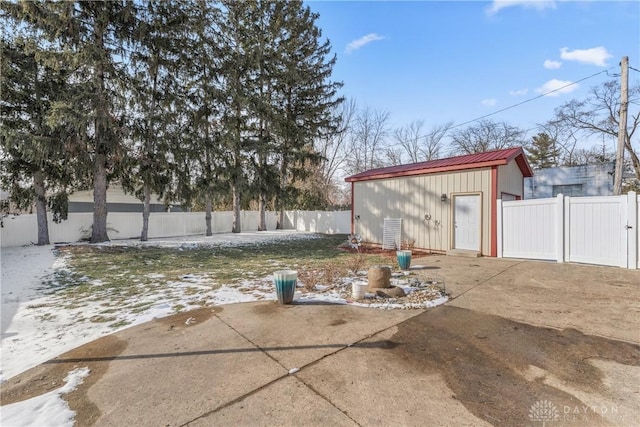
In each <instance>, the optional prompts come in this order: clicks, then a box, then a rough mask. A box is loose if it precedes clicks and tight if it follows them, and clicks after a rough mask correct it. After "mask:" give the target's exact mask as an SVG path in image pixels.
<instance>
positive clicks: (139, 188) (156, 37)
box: [125, 0, 190, 241]
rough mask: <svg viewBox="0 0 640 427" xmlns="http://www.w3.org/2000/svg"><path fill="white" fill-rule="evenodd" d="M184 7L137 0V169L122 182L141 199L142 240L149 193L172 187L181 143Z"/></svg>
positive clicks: (134, 89)
mask: <svg viewBox="0 0 640 427" xmlns="http://www.w3.org/2000/svg"><path fill="white" fill-rule="evenodd" d="M185 6H186V4H185V2H182V1H176V0H172V1H169V0H166V1H165V0H162V1H161V0H147V1H146V2H144V3H141V4H140V10H139V13H138V24H137V29H136V33H135V41H134V43H133V45H132V47H133V48H134V51H133V53H132V55H131V59H132V71H133V73H132V74H133V78H132V79H131V84H130V85H129V88H130V89H129V91H130V92H131V98H130V100H131V103H130V105H129V116H131V122H132V126H131V129H132V135H131V136H132V140H133V143H134V146H133V147H132V152H133V153H134V156H135V161H136V165H135V171H136V173H135V174H132V175H131V177H132V178H134V177H135V179H131V180H127V181H125V183H126V184H128V185H127V186H128V187H129V188H132V189H133V190H134V191H135V193H136V194H137V195H138V196H139V197H140V199H141V200H142V201H143V213H142V220H143V221H142V224H143V225H142V232H141V237H140V240H142V241H146V240H147V239H148V233H149V215H150V204H151V193H152V192H154V193H156V194H158V195H160V196H163V195H165V194H167V193H169V192H170V190H171V189H170V186H171V183H172V179H171V178H172V170H173V169H174V167H175V165H174V163H173V156H172V148H176V147H179V144H175V140H176V139H178V138H179V136H178V133H179V132H180V127H179V126H176V123H179V121H180V119H179V116H180V113H181V111H183V108H184V104H183V102H182V101H183V100H182V98H181V96H180V95H181V92H182V87H181V81H180V79H179V77H180V71H181V70H180V67H181V64H182V62H183V60H184V59H185V58H184V53H185V52H186V47H187V46H188V45H189V44H188V37H187V36H188V34H189V30H190V28H189V26H190V20H189V17H188V16H187V15H186V14H185V12H186V11H187V9H186V7H185Z"/></svg>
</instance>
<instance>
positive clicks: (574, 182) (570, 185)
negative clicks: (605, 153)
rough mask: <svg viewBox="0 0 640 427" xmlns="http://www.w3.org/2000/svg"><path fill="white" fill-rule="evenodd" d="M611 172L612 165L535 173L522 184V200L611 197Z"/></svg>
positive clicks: (545, 170)
mask: <svg viewBox="0 0 640 427" xmlns="http://www.w3.org/2000/svg"><path fill="white" fill-rule="evenodd" d="M613 172H614V162H606V163H600V164H592V165H581V166H560V167H555V168H545V169H540V170H536V171H535V175H534V176H532V177H527V178H525V180H524V198H525V199H543V198H548V197H556V196H557V195H558V194H561V193H562V194H563V195H565V196H570V197H580V196H612V195H613Z"/></svg>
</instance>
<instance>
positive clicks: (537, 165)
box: [525, 132, 560, 169]
mask: <svg viewBox="0 0 640 427" xmlns="http://www.w3.org/2000/svg"><path fill="white" fill-rule="evenodd" d="M525 150H526V151H527V158H528V160H529V163H531V166H532V167H533V168H534V169H544V168H551V167H554V166H558V157H559V156H560V150H559V149H558V148H557V147H556V142H555V141H554V140H553V139H552V138H551V137H550V136H549V135H548V134H547V133H544V132H541V133H539V134H537V135H536V136H534V137H533V140H532V142H531V145H530V146H528V147H526V148H525Z"/></svg>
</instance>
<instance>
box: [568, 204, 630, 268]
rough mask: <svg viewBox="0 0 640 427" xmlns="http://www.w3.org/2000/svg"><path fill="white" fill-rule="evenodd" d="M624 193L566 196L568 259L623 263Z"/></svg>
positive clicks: (624, 259)
mask: <svg viewBox="0 0 640 427" xmlns="http://www.w3.org/2000/svg"><path fill="white" fill-rule="evenodd" d="M626 199H627V197H626V196H609V197H570V198H569V197H568V198H567V199H566V200H567V201H568V203H567V205H568V207H566V208H565V209H568V211H569V212H568V220H569V224H568V227H567V228H568V232H569V242H568V243H569V261H574V262H583V263H588V264H599V265H612V266H620V267H626V266H627V260H626V258H627V237H626V234H627V233H626V230H625V228H624V225H625V224H626V215H625V213H626V210H625V209H624V208H625V206H624V203H623V201H624V202H626Z"/></svg>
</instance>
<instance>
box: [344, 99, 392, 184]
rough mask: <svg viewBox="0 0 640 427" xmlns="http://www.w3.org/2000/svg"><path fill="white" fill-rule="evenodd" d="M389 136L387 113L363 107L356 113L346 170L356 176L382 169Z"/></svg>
mask: <svg viewBox="0 0 640 427" xmlns="http://www.w3.org/2000/svg"><path fill="white" fill-rule="evenodd" d="M388 136H389V113H388V112H387V111H382V110H374V109H371V108H369V107H365V108H364V109H362V110H359V111H358V112H357V113H356V116H355V119H354V122H353V130H352V133H351V138H350V146H351V150H352V151H351V152H350V156H349V158H348V159H347V170H348V172H349V173H352V174H356V173H359V172H363V171H365V170H369V169H374V168H378V167H382V166H383V165H384V161H383V158H382V156H383V154H384V149H385V145H386V143H387V137H388Z"/></svg>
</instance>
